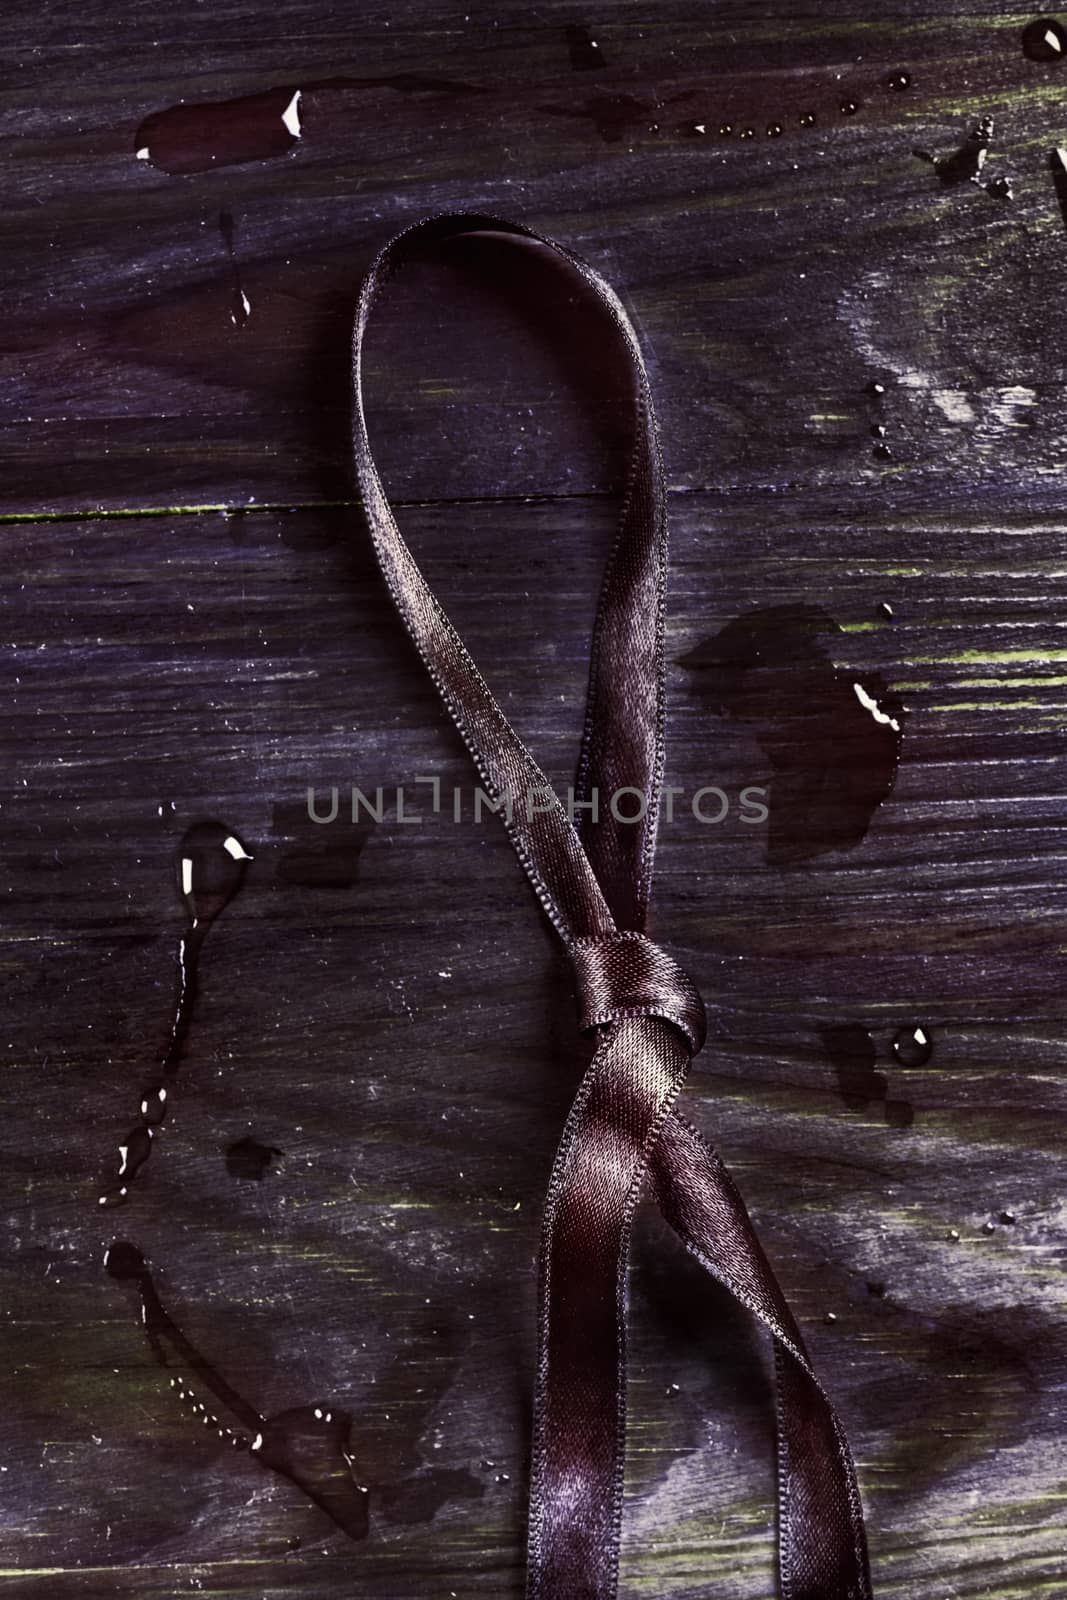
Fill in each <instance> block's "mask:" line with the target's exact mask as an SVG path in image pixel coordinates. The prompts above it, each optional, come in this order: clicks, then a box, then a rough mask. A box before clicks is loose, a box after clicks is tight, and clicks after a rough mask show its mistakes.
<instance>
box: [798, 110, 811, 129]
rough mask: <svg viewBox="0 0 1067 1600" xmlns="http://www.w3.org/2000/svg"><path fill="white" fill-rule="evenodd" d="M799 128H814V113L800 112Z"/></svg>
mask: <svg viewBox="0 0 1067 1600" xmlns="http://www.w3.org/2000/svg"><path fill="white" fill-rule="evenodd" d="M800 126H801V127H802V128H814V126H815V113H814V111H802V112H801V113H800Z"/></svg>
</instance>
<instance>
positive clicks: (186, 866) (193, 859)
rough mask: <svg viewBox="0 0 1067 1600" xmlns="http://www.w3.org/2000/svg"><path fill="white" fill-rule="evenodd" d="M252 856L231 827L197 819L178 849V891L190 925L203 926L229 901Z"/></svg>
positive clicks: (210, 921)
mask: <svg viewBox="0 0 1067 1600" xmlns="http://www.w3.org/2000/svg"><path fill="white" fill-rule="evenodd" d="M251 859H252V857H251V856H250V855H249V853H248V851H247V850H246V849H245V847H244V845H243V844H242V843H241V841H240V839H238V837H237V835H236V834H235V833H234V832H233V831H232V829H230V828H227V827H226V826H225V825H224V824H223V823H221V822H198V823H195V824H194V825H193V827H191V828H190V829H189V830H188V832H187V833H186V835H185V837H184V838H183V839H182V842H181V845H180V847H179V850H178V893H179V894H180V896H181V899H182V901H183V903H184V905H185V909H186V911H187V913H188V915H189V922H190V925H191V927H192V928H194V929H196V928H201V927H206V926H207V925H208V924H209V923H212V922H214V920H215V918H216V917H217V916H218V915H219V913H220V911H223V910H224V909H225V908H226V906H228V905H229V903H230V901H231V900H232V899H233V897H234V895H235V894H236V893H237V891H238V889H240V887H241V885H242V883H243V882H244V878H245V863H246V862H248V861H251Z"/></svg>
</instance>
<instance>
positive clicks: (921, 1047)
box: [893, 1026, 934, 1067]
mask: <svg viewBox="0 0 1067 1600" xmlns="http://www.w3.org/2000/svg"><path fill="white" fill-rule="evenodd" d="M933 1052H934V1046H933V1041H932V1040H931V1038H930V1035H929V1033H928V1032H927V1030H926V1029H925V1028H924V1027H922V1026H916V1027H914V1028H901V1030H900V1032H899V1033H898V1034H897V1036H896V1038H895V1039H894V1040H893V1054H894V1055H895V1056H896V1058H897V1060H898V1061H899V1062H900V1064H901V1066H902V1067H925V1065H926V1063H927V1062H928V1061H929V1059H930V1057H931V1056H932V1055H933Z"/></svg>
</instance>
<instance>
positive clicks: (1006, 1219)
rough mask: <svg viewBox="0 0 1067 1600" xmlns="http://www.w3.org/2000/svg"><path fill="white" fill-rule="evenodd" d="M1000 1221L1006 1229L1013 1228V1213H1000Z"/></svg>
mask: <svg viewBox="0 0 1067 1600" xmlns="http://www.w3.org/2000/svg"><path fill="white" fill-rule="evenodd" d="M1000 1220H1001V1222H1002V1223H1003V1224H1004V1226H1005V1227H1006V1228H1013V1227H1014V1226H1015V1212H1014V1211H1002V1212H1001V1213H1000Z"/></svg>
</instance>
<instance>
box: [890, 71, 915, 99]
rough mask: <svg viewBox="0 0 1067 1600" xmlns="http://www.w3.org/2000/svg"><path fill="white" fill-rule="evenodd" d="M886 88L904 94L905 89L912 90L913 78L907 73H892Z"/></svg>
mask: <svg viewBox="0 0 1067 1600" xmlns="http://www.w3.org/2000/svg"><path fill="white" fill-rule="evenodd" d="M886 87H887V88H888V89H892V90H893V91H894V93H896V94H902V93H903V92H904V90H905V89H910V88H911V77H910V74H908V73H907V72H891V73H890V74H889V77H888V78H887V79H886Z"/></svg>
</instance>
